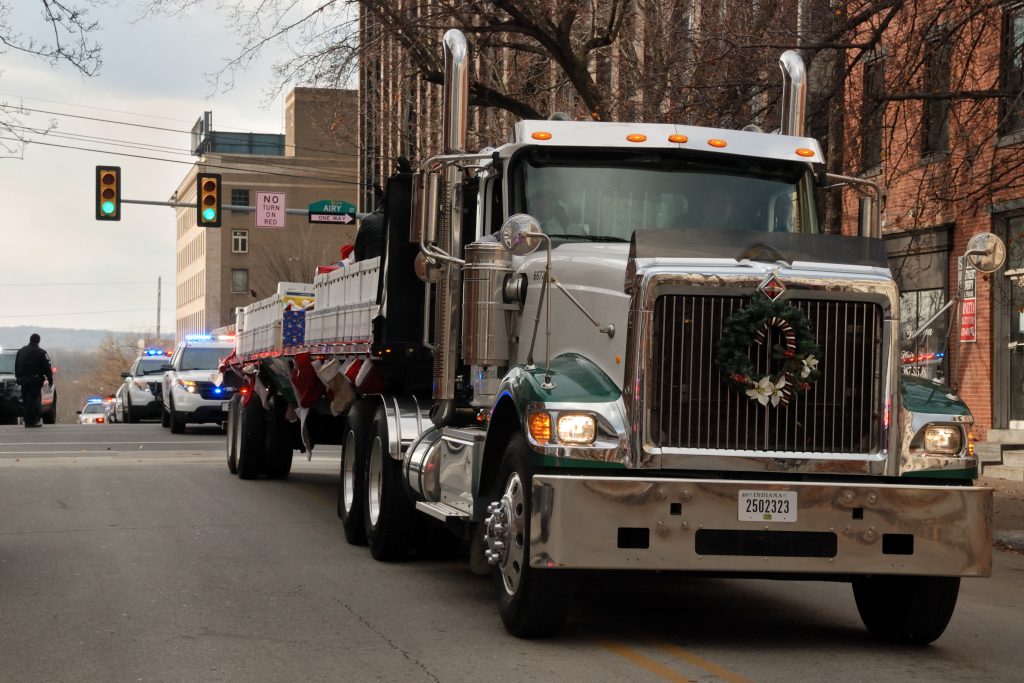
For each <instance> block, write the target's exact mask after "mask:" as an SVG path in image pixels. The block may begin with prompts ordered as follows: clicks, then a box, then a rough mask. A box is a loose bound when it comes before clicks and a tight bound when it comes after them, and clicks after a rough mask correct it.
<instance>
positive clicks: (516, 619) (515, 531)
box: [484, 431, 569, 638]
mask: <svg viewBox="0 0 1024 683" xmlns="http://www.w3.org/2000/svg"><path fill="white" fill-rule="evenodd" d="M532 478H533V468H532V467H531V463H530V449H529V446H527V444H526V437H525V436H524V435H523V433H522V432H521V431H517V432H516V433H515V434H513V436H512V438H511V439H510V440H509V443H508V445H507V446H506V447H505V453H504V455H503V456H502V459H501V466H500V467H499V469H498V478H497V481H495V482H494V486H493V488H492V490H491V495H490V496H489V499H490V500H491V503H490V505H488V508H487V513H486V514H487V515H488V516H487V518H486V520H485V522H484V524H485V528H484V539H485V546H486V548H487V551H486V552H487V559H488V562H490V563H491V565H492V566H493V567H494V569H493V572H492V575H493V577H494V584H495V589H496V590H497V594H498V612H499V613H500V614H501V621H502V623H503V624H504V625H505V630H507V631H508V632H509V633H511V634H512V635H514V636H516V637H518V638H544V637H548V636H552V635H554V634H556V633H557V632H558V631H559V630H560V629H561V628H562V625H563V624H564V623H565V619H566V616H567V615H568V611H569V594H568V586H567V585H566V583H565V581H564V574H562V573H560V572H559V571H554V570H544V569H536V568H534V567H531V566H530V562H529V558H530V510H531V509H532V507H531V506H532V500H531V498H532V493H533V492H532V487H531V482H532Z"/></svg>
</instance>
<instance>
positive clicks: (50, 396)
mask: <svg viewBox="0 0 1024 683" xmlns="http://www.w3.org/2000/svg"><path fill="white" fill-rule="evenodd" d="M17 354H18V351H17V349H0V424H16V423H17V422H18V418H20V417H22V416H23V415H24V414H25V409H24V407H23V405H22V402H21V387H20V386H18V383H17V382H15V381H14V358H15V356H16V355H17ZM42 399H43V409H42V412H41V416H42V418H43V422H44V423H45V424H48V425H52V424H53V423H55V422H56V421H57V390H56V389H55V388H54V387H52V386H50V383H49V382H46V381H44V382H43V390H42Z"/></svg>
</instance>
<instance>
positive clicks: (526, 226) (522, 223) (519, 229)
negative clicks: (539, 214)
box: [498, 213, 544, 256]
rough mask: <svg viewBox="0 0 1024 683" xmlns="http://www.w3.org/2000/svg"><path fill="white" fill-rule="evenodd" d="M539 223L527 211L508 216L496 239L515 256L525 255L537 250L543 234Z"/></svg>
mask: <svg viewBox="0 0 1024 683" xmlns="http://www.w3.org/2000/svg"><path fill="white" fill-rule="evenodd" d="M543 232H544V231H543V230H541V227H540V223H538V222H537V219H536V218H534V217H533V216H531V215H530V214H528V213H517V214H515V215H514V216H509V217H508V220H506V221H505V222H504V223H503V224H502V226H501V230H500V231H499V232H498V241H499V242H501V244H502V246H504V247H505V248H506V249H508V250H509V251H511V252H512V253H513V254H515V255H516V256H526V255H527V254H532V253H533V252H535V251H537V249H538V248H539V247H540V243H541V238H540V237H537V235H540V234H543Z"/></svg>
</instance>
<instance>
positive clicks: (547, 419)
mask: <svg viewBox="0 0 1024 683" xmlns="http://www.w3.org/2000/svg"><path fill="white" fill-rule="evenodd" d="M527 421H528V422H529V423H530V436H532V437H533V440H534V441H536V442H537V443H548V442H549V441H551V416H550V415H548V414H547V413H530V417H529V418H527Z"/></svg>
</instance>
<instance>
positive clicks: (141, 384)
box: [117, 349, 171, 423]
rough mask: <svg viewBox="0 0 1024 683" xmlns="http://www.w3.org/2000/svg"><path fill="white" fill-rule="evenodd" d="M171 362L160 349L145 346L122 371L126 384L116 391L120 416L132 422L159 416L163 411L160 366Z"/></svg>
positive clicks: (161, 368) (161, 371)
mask: <svg viewBox="0 0 1024 683" xmlns="http://www.w3.org/2000/svg"><path fill="white" fill-rule="evenodd" d="M170 362H171V358H170V356H168V355H167V352H166V351H164V350H163V349H146V350H145V351H144V352H143V353H142V355H141V356H139V357H138V358H136V359H135V362H134V363H132V367H131V369H130V370H128V372H122V373H121V377H123V378H124V384H125V386H124V388H123V389H121V390H118V394H117V395H118V396H119V397H120V399H121V410H120V413H119V417H120V416H123V418H124V421H125V422H133V423H134V422H138V421H139V420H142V419H147V418H153V419H155V418H158V417H160V414H161V412H162V411H163V393H164V392H163V381H162V380H163V374H164V371H163V366H165V365H167V364H168V363H170Z"/></svg>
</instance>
